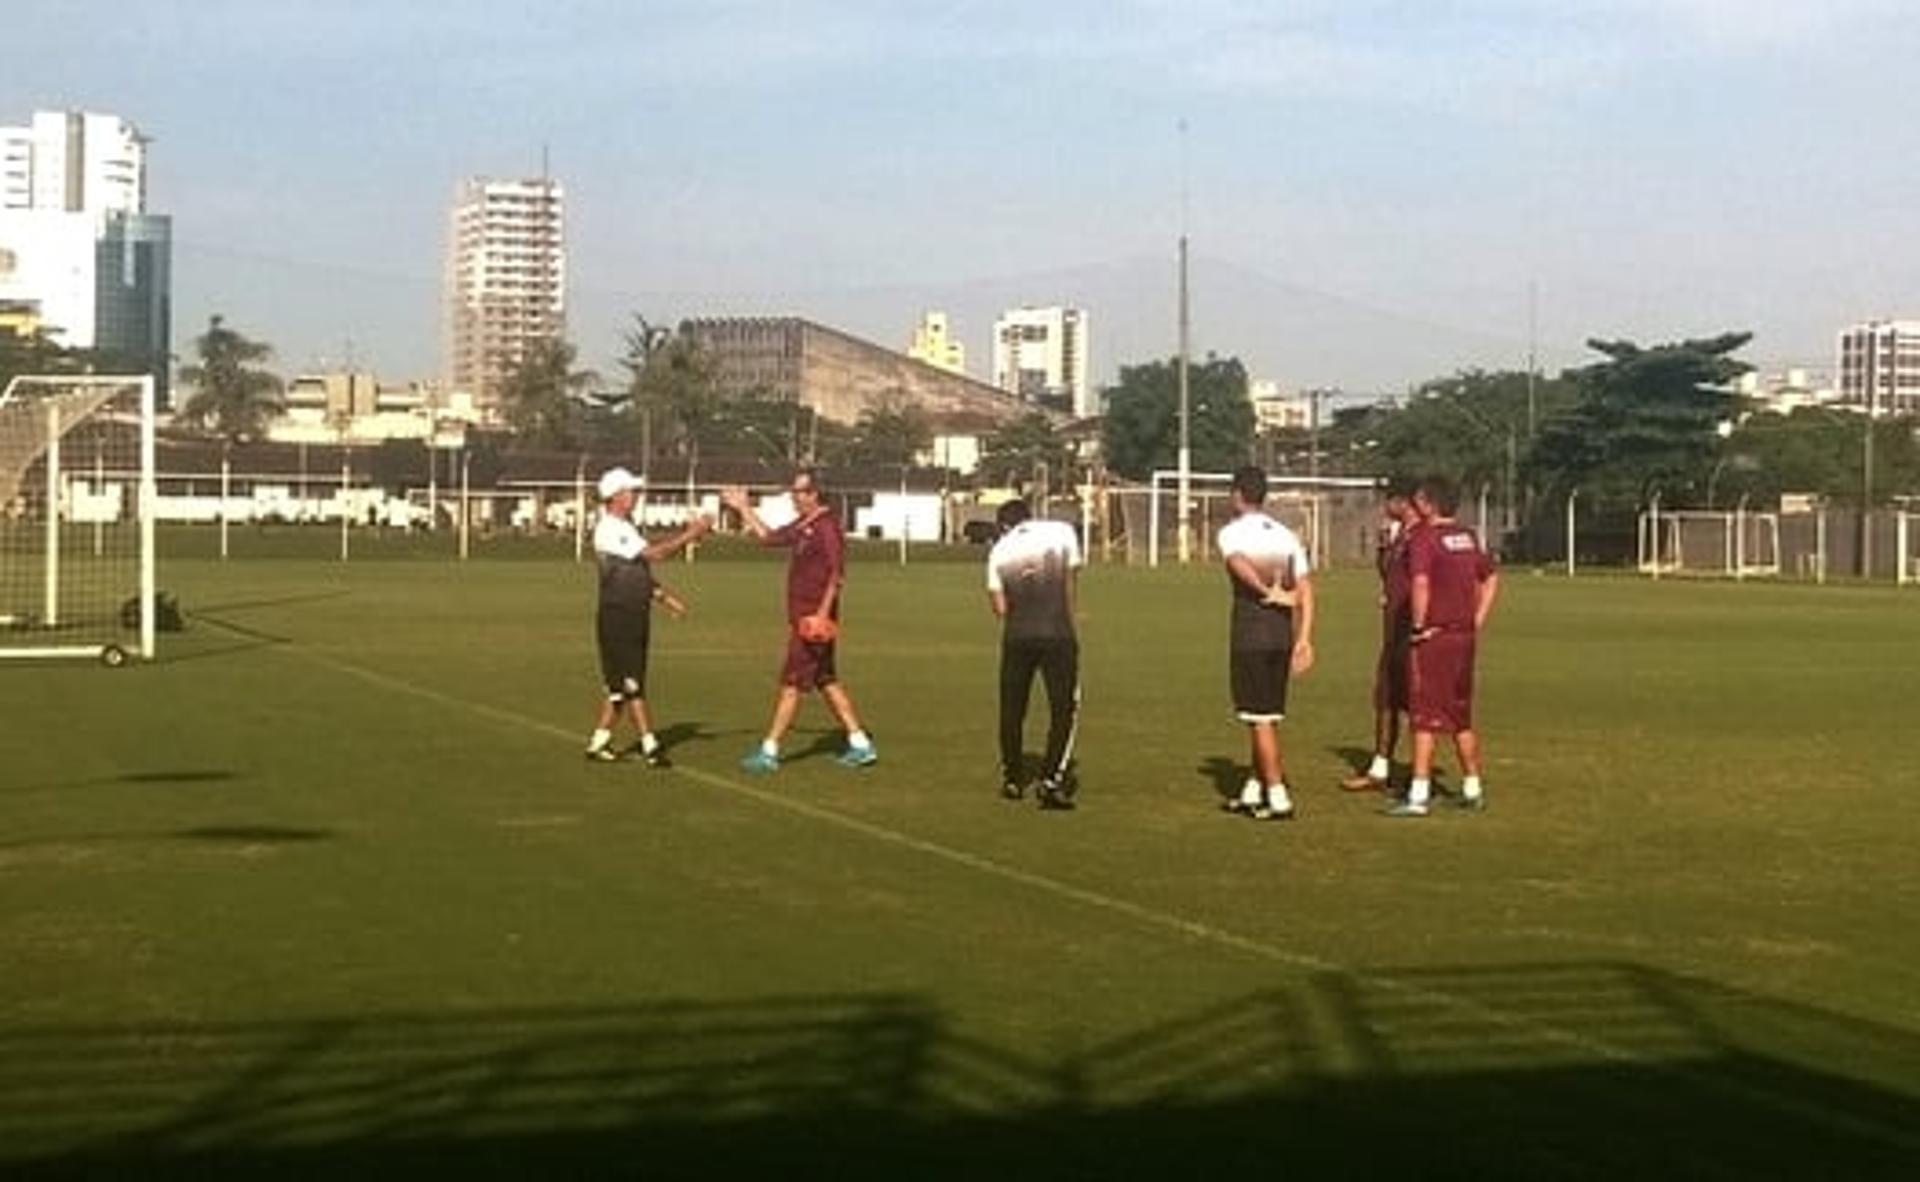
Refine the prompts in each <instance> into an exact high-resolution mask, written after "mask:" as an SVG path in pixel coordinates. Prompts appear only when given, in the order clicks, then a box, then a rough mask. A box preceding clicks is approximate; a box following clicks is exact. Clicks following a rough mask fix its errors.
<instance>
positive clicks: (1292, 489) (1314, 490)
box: [1147, 468, 1374, 569]
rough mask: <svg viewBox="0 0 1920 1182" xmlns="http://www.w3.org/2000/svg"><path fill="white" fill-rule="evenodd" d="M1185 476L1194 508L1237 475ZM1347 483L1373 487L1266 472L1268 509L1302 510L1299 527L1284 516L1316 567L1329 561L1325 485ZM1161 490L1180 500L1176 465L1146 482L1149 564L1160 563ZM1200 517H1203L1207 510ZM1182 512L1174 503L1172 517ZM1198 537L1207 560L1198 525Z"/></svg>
mask: <svg viewBox="0 0 1920 1182" xmlns="http://www.w3.org/2000/svg"><path fill="white" fill-rule="evenodd" d="M1187 481H1188V483H1189V485H1190V487H1191V488H1192V490H1193V491H1192V496H1193V499H1194V500H1195V502H1196V504H1195V505H1193V506H1192V507H1191V511H1194V512H1198V511H1199V510H1200V507H1201V506H1200V504H1199V503H1198V502H1203V501H1204V500H1205V499H1206V498H1208V497H1222V496H1225V495H1226V492H1227V489H1228V488H1229V486H1231V485H1232V484H1233V475H1232V473H1229V472H1189V473H1188V474H1187ZM1346 485H1357V486H1360V487H1366V488H1372V487H1374V482H1373V481H1370V480H1342V479H1339V478H1332V479H1328V478H1321V479H1318V480H1316V479H1314V478H1312V477H1307V478H1304V479H1300V478H1293V477H1286V476H1269V477H1268V478H1267V503H1266V509H1267V511H1268V512H1270V513H1271V512H1273V511H1275V510H1287V509H1292V510H1296V511H1298V512H1299V514H1300V515H1301V516H1302V517H1303V518H1304V520H1303V521H1302V522H1300V523H1299V525H1298V526H1297V527H1296V524H1295V523H1294V522H1293V521H1288V522H1286V525H1287V527H1288V528H1289V529H1293V530H1294V532H1296V533H1297V534H1299V535H1300V542H1301V544H1302V545H1304V546H1305V547H1306V548H1307V561H1308V562H1309V563H1311V564H1312V565H1313V567H1314V568H1315V569H1318V568H1319V567H1321V566H1323V565H1325V562H1324V560H1325V557H1326V532H1327V529H1326V526H1327V517H1326V500H1325V498H1324V497H1322V496H1321V491H1322V490H1323V489H1326V488H1330V487H1344V486H1346ZM1163 496H1164V497H1168V498H1171V499H1173V500H1174V501H1176V502H1177V501H1178V499H1179V496H1180V473H1179V471H1178V470H1177V469H1173V468H1156V469H1155V470H1154V472H1153V474H1152V476H1151V477H1150V478H1149V481H1148V484H1147V565H1148V566H1149V567H1157V566H1159V565H1160V500H1161V498H1162V497H1163ZM1201 517H1202V519H1203V521H1204V517H1205V515H1204V513H1202V514H1201ZM1179 518H1180V507H1179V505H1178V504H1177V503H1176V504H1175V505H1174V506H1173V519H1174V520H1175V521H1176V522H1177V521H1178V520H1179ZM1194 541H1195V545H1194V557H1195V558H1198V559H1200V560H1202V561H1204V560H1206V558H1207V557H1208V554H1209V548H1210V547H1211V545H1212V540H1211V539H1210V538H1209V537H1208V536H1207V531H1206V530H1205V529H1199V528H1197V529H1195V531H1194Z"/></svg>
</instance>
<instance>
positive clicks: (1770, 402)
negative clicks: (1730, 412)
mask: <svg viewBox="0 0 1920 1182" xmlns="http://www.w3.org/2000/svg"><path fill="white" fill-rule="evenodd" d="M1734 389H1735V390H1736V391H1737V392H1738V393H1739V394H1740V396H1741V397H1742V398H1745V399H1747V400H1748V402H1749V405H1750V406H1751V407H1752V409H1753V410H1755V411H1757V412H1759V413H1761V414H1776V415H1788V414H1792V413H1793V412H1794V411H1796V410H1801V409H1803V408H1807V407H1816V406H1830V405H1832V404H1833V402H1834V400H1835V399H1836V398H1837V397H1838V394H1837V392H1836V391H1835V390H1834V389H1833V387H1832V386H1830V385H1828V384H1826V383H1825V382H1823V381H1821V380H1819V379H1818V378H1816V377H1815V376H1814V375H1813V374H1811V373H1810V372H1808V371H1807V370H1804V369H1788V370H1780V371H1776V372H1772V373H1762V372H1760V371H1758V370H1755V371H1753V372H1751V373H1744V374H1741V375H1740V378H1739V380H1738V381H1737V382H1735V383H1734Z"/></svg>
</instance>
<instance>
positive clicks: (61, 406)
mask: <svg viewBox="0 0 1920 1182" xmlns="http://www.w3.org/2000/svg"><path fill="white" fill-rule="evenodd" d="M154 412H155V406H154V386H153V379H152V378H151V377H146V376H115V375H94V374H87V375H77V374H72V375H22V376H19V377H16V378H14V379H13V380H12V381H11V382H9V383H8V384H7V386H6V388H5V389H4V390H0V659H8V658H13V659H21V658H74V657H79V658H88V657H91V658H98V659H100V660H103V661H105V662H106V663H108V664H115V665H117V664H120V663H122V662H123V661H125V659H126V658H127V657H128V656H132V655H137V656H140V657H143V658H149V659H150V658H152V657H153V655H154V651H155V645H154V633H155V631H156V627H157V623H158V621H157V615H156V608H157V604H156V601H155V596H156V589H155V569H154V512H153V511H154V507H155V504H156V502H157V497H156V490H155V483H154Z"/></svg>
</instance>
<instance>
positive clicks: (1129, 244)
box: [0, 0, 1920, 390]
mask: <svg viewBox="0 0 1920 1182" xmlns="http://www.w3.org/2000/svg"><path fill="white" fill-rule="evenodd" d="M1095 11H1096V8H1095V7H1094V6H1091V5H1085V4H1067V5H1064V6H1056V8H1055V9H1052V10H1049V11H1048V12H1047V13H1044V14H1043V13H1028V12H1027V10H1025V9H1018V10H1016V9H1014V8H1013V7H1011V6H1009V5H1004V4H987V5H985V6H983V7H974V8H969V9H968V10H967V11H966V12H964V13H955V12H952V11H951V10H949V9H946V8H940V9H933V8H922V7H917V6H913V5H886V6H882V5H876V4H866V3H850V4H838V5H831V6H829V5H820V4H794V5H780V6H775V5H771V4H762V3H757V2H754V0H740V2H737V3H733V4H728V5H721V6H712V7H707V8H700V9H698V10H695V9H689V8H686V7H681V6H656V5H649V6H643V7H642V9H641V10H639V11H637V12H632V11H629V10H628V9H627V8H625V7H623V6H614V5H600V4H589V5H576V6H572V7H570V8H569V9H568V10H566V11H565V12H562V13H560V14H558V15H556V16H553V17H551V18H541V20H539V21H538V22H536V21H535V20H534V18H532V17H530V16H527V15H525V14H523V13H522V12H521V11H520V10H518V9H514V8H511V7H508V6H504V5H496V4H484V3H483V4H478V5H471V6H458V7H455V6H448V5H419V6H410V7H408V8H407V9H404V10H400V9H396V8H394V7H393V6H384V7H378V8H376V7H374V6H372V5H366V4H358V3H345V4H330V5H322V4H317V3H305V2H301V3H285V4H280V5H276V6H273V7H272V8H270V9H268V10H265V11H254V10H252V9H250V8H247V7H245V6H237V5H229V4H222V3H206V4H197V5H188V4H181V3H154V4H149V5H145V6H142V8H141V10H140V11H139V12H137V13H127V12H124V11H120V10H118V9H110V8H109V7H108V6H106V5H103V4H97V3H83V2H71V0H69V2H66V3H52V4H47V5H41V6H35V7H34V8H33V9H31V10H29V11H28V12H25V13H22V14H20V15H19V16H17V17H14V18H11V19H12V20H13V25H12V28H11V31H12V32H13V33H14V34H15V37H14V40H15V42H16V45H17V47H18V50H19V52H18V58H19V60H18V62H17V63H16V66H15V68H13V69H11V70H10V71H9V76H8V77H7V78H6V79H5V80H0V108H4V109H7V110H15V111H25V110H33V109H43V108H45V109H68V108H78V109H85V110H98V111H111V112H114V113H116V114H119V115H121V116H123V117H125V118H127V119H129V120H131V121H133V122H134V123H136V124H138V125H139V126H140V127H141V128H142V130H143V131H146V132H148V133H149V134H151V135H153V136H154V137H155V138H156V140H157V142H158V145H159V148H158V151H157V153H156V157H155V159H156V164H155V167H154V169H153V175H152V178H151V185H152V188H153V190H154V192H155V194H156V205H157V207H159V208H164V209H167V210H168V211H169V212H171V213H172V214H173V215H174V217H175V242H174V255H175V262H174V270H175V283H176V297H175V323H176V326H177V330H176V339H177V340H178V341H179V342H180V343H179V344H178V345H177V346H176V348H178V349H180V350H182V351H184V350H185V349H186V348H187V347H188V345H187V342H188V341H190V339H191V337H192V336H193V335H194V334H195V333H196V332H197V331H198V329H199V328H200V326H202V325H204V324H205V322H206V317H207V315H209V314H211V313H214V312H221V313H224V314H226V315H227V316H228V317H229V320H230V322H232V323H234V324H236V325H237V326H240V327H242V328H244V329H245V330H246V331H248V332H249V333H251V334H253V335H256V336H259V337H261V338H263V339H266V340H268V341H271V342H272V343H274V344H275V345H276V346H277V347H278V349H279V352H280V357H281V365H282V367H283V368H286V369H289V370H295V369H304V368H311V367H312V366H313V365H314V364H315V363H318V362H323V361H328V360H332V361H336V362H341V361H346V360H348V359H350V358H349V356H348V355H352V356H351V359H352V360H356V361H358V362H359V363H360V364H365V365H371V366H373V367H375V368H378V369H379V370H380V371H381V372H383V373H393V374H395V375H409V376H428V375H433V374H436V373H437V372H438V371H439V369H440V365H439V362H438V357H439V353H440V349H441V341H442V334H441V332H440V328H439V323H438V321H439V316H440V308H441V303H440V293H441V290H442V278H441V266H440V259H441V257H442V252H443V250H444V221H443V219H444V210H445V199H446V198H445V195H446V193H447V192H448V191H449V187H450V186H451V185H452V184H454V183H456V182H457V181H458V179H459V178H461V177H464V176H468V175H473V174H491V175H503V176H516V175H532V174H534V173H536V172H537V171H538V163H539V160H540V156H541V152H542V149H543V146H544V147H546V148H549V149H550V150H551V153H552V160H553V165H552V168H553V173H554V175H555V176H556V177H557V178H559V179H562V180H564V181H565V182H566V183H567V184H568V186H569V206H570V208H569V220H570V223H571V226H570V234H569V237H570V240H571V243H572V249H571V251H570V255H571V256H572V257H571V258H570V261H569V265H570V270H571V276H570V287H569V291H568V296H569V315H568V319H569V323H570V326H571V329H572V337H573V339H574V341H575V342H576V344H577V345H578V346H579V348H580V351H581V356H582V359H583V361H584V362H586V363H587V364H589V365H592V366H594V367H596V368H600V369H602V370H611V369H612V366H611V364H610V362H611V359H612V357H613V356H614V355H615V354H617V352H618V350H619V343H618V330H619V328H620V326H621V324H622V323H623V322H624V321H625V319H626V317H627V314H628V313H629V312H633V311H638V312H641V313H643V314H646V315H647V316H649V317H650V318H653V319H657V320H666V321H677V320H678V319H681V318H683V317H688V316H697V315H711V314H722V313H724V314H753V313H775V312H777V313H792V314H798V315H806V316H810V317H812V318H814V319H818V320H822V321H825V322H828V323H834V324H837V325H839V326H841V327H843V328H845V329H846V330H847V331H849V332H853V333H857V334H859V335H861V336H863V337H866V338H868V339H872V340H877V341H883V342H898V341H900V340H903V339H904V334H906V333H907V332H909V331H910V329H911V325H912V324H913V322H914V320H915V318H916V317H917V316H918V314H919V312H920V311H921V310H922V309H924V308H929V307H940V308H945V309H947V310H948V311H949V312H950V313H951V314H952V316H953V319H954V324H955V326H956V329H957V330H958V332H959V334H960V337H961V339H962V340H963V341H964V343H965V344H966V345H967V346H968V348H969V350H970V351H972V352H974V353H975V354H976V355H977V356H985V355H986V353H987V352H988V350H989V347H990V339H989V338H990V331H991V324H992V319H993V316H994V315H995V314H996V313H997V312H998V311H999V310H1000V309H1001V308H1004V307H1008V306H1015V305H1018V304H1021V303H1031V304H1054V303H1060V304H1073V305H1076V306H1080V307H1085V308H1087V309H1088V310H1089V311H1090V312H1091V313H1092V314H1093V315H1094V316H1095V317H1096V318H1098V319H1099V321H1100V323H1101V325H1102V329H1101V332H1100V333H1099V334H1098V335H1097V338H1096V350H1097V351H1096V354H1095V356H1094V358H1093V361H1094V367H1093V368H1094V381H1095V382H1096V383H1098V384H1104V383H1107V382H1110V381H1111V380H1112V378H1113V376H1114V370H1115V367H1116V366H1117V365H1118V364H1120V363H1123V362H1130V361H1141V360H1147V359H1150V358H1154V357H1164V356H1166V355H1167V354H1169V353H1170V352H1171V351H1172V350H1173V348H1174V330H1173V325H1174V317H1173V312H1172V303H1173V253H1174V252H1173V243H1174V241H1175V239H1176V237H1177V236H1178V234H1179V232H1180V229H1181V228H1182V224H1183V221H1184V224H1185V226H1186V227H1187V228H1188V229H1189V230H1190V232H1191V233H1192V236H1193V240H1194V244H1195V252H1196V267H1195V278H1196V283H1195V296H1194V299H1195V343H1196V348H1197V350H1198V351H1200V352H1205V351H1207V350H1216V351H1219V352H1222V353H1231V354H1236V355H1239V356H1241V357H1242V358H1243V359H1245V360H1246V362H1247V364H1248V367H1249V369H1250V370H1251V371H1252V372H1254V373H1256V374H1259V375H1262V376H1270V377H1274V378H1277V379H1279V380H1281V381H1283V382H1285V383H1287V384H1289V385H1340V386H1345V387H1348V388H1353V389H1381V390H1390V389H1394V388H1398V387H1401V386H1403V385H1404V383H1406V382H1408V381H1413V380H1418V379H1420V378H1423V377H1429V376H1436V375H1437V374H1441V373H1446V372H1450V371H1452V370H1454V369H1458V368H1463V367H1466V366H1475V365H1478V366H1486V367H1506V366H1517V365H1520V364H1522V363H1523V361H1524V357H1525V354H1526V351H1527V345H1528V319H1529V315H1528V312H1529V309H1528V302H1529V297H1528V293H1529V289H1530V288H1531V289H1533V290H1534V291H1537V293H1538V298H1537V322H1538V326H1539V353H1540V356H1541V359H1542V363H1543V365H1544V366H1545V367H1546V368H1549V369H1554V368H1558V367H1560V366H1563V365H1566V364H1571V363H1574V362H1577V361H1579V360H1581V359H1582V356H1583V355H1582V351H1581V348H1580V342H1581V341H1582V340H1583V339H1584V338H1586V337H1589V336H1605V337H1610V336H1633V337H1639V338H1642V339H1651V338H1656V337H1657V338H1670V337H1675V336H1682V335H1690V334H1703V333H1711V332H1715V331H1718V330H1721V329H1752V330H1753V331H1755V332H1756V333H1757V339H1756V342H1755V345H1754V347H1753V348H1751V349H1750V350H1749V351H1748V353H1747V354H1746V355H1747V356H1748V357H1749V358H1750V359H1751V360H1753V361H1755V362H1756V363H1760V364H1764V365H1768V366H1783V365H1787V364H1797V365H1803V366H1810V367H1813V368H1818V369H1822V370H1827V369H1831V368H1832V366H1833V364H1834V361H1833V357H1834V336H1835V333H1836V332H1837V331H1838V330H1839V329H1840V328H1841V327H1843V326H1845V325H1848V324H1852V323H1855V322H1857V321H1860V320H1865V319H1870V318H1879V317H1895V318H1899V317H1906V318H1911V317H1912V316H1913V315H1914V314H1915V312H1916V309H1917V308H1920V269H1917V267H1916V262H1915V259H1914V257H1913V256H1912V254H1911V253H1908V254H1906V255H1904V256H1903V255H1902V254H1901V253H1900V252H1899V251H1898V250H1897V248H1896V249H1892V250H1890V249H1888V246H1887V244H1888V243H1898V242H1901V241H1903V240H1906V239H1907V238H1909V237H1910V235H1908V234H1906V233H1905V232H1904V221H1905V219H1904V212H1905V209H1906V207H1907V206H1908V205H1909V204H1910V200H1909V195H1910V194H1911V192H1912V191H1913V190H1914V188H1915V185H1916V181H1920V161H1916V159H1915V154H1914V153H1911V152H1908V151H1904V150H1902V149H1903V148H1904V146H1905V145H1906V144H1907V143H1908V142H1909V141H1910V140H1911V136H1910V134H1908V133H1907V132H1906V131H1905V129H1904V127H1903V126H1901V125H1900V123H1899V120H1898V116H1897V112H1898V110H1900V109H1902V102H1901V96H1902V94H1903V93H1904V89H1903V86H1902V83H1901V78H1902V76H1903V74H1902V71H1901V66H1902V65H1903V63H1904V62H1905V61H1906V59H1908V58H1909V57H1911V56H1912V53H1913V51H1914V50H1915V49H1916V48H1920V14H1915V13H1913V12H1911V11H1910V10H1909V9H1908V8H1907V7H1905V6H1901V5H1898V4H1890V3H1883V2H1880V0H1849V2H1846V3H1839V4H1835V5H1828V6H1825V7H1822V8H1820V9H1818V10H1813V9H1811V8H1810V7H1809V6H1804V5H1798V4H1790V3H1784V2H1763V3H1753V4H1734V3H1730V2H1724V0H1673V2H1666V3H1656V2H1654V0H1579V2H1576V3H1571V4H1555V5H1546V4H1532V3H1524V2H1519V0H1507V2H1503V3H1502V2H1485V3H1469V4H1465V5H1459V6H1450V7H1449V9H1448V10H1447V11H1446V12H1445V13H1443V14H1435V13H1429V12H1427V11H1426V10H1425V9H1424V8H1421V7H1417V6H1411V5H1395V4H1387V5H1374V6H1363V7H1359V8H1354V7H1352V6H1344V5H1334V4H1323V3H1306V4H1302V5H1298V6H1291V7H1290V8H1289V10H1288V12H1287V14H1286V15H1284V16H1281V15H1276V14H1272V13H1269V12H1268V11H1266V6H1260V5H1254V4H1243V3H1234V2H1228V0H1207V2H1205V3H1199V4H1189V5H1172V4H1166V3H1159V2H1155V0H1136V2H1131V3H1123V4H1119V5H1114V6H1098V8H1097V11H1098V12H1100V13H1105V14H1108V15H1107V16H1106V17H1105V18H1104V19H1102V20H1099V21H1094V22H1089V20H1088V19H1087V18H1088V17H1089V15H1090V14H1092V13H1094V12H1095ZM1015 12H1020V13H1026V16H1025V17H1024V18H1023V20H1022V21H1018V22H1014V21H1008V20H1006V19H1002V18H1004V17H1006V16H1007V15H1009V14H1012V13H1015ZM996 14H999V15H998V16H996ZM423 47H431V49H432V51H433V52H431V53H422V52H421V50H422V48H423ZM204 55H219V56H220V57H221V59H222V67H223V68H222V69H221V70H220V71H217V72H213V73H217V75H218V76H219V77H221V78H222V79H223V80H226V86H225V87H224V88H214V87H211V86H208V85H207V84H206V83H204V82H203V81H201V79H202V78H204V77H208V76H213V75H212V74H210V73H209V72H207V71H205V70H204V69H203V68H202V67H203V65H204V62H203V56H204ZM403 65H404V67H405V68H402V66H403ZM389 67H391V68H390V69H389ZM368 77H379V78H380V83H379V84H378V85H373V86H369V85H367V84H366V82H365V79H366V78H368ZM74 78H86V79H88V83H87V85H86V87H85V88H84V90H81V89H76V87H75V86H74V85H73V83H72V81H71V80H72V79H74ZM237 97H244V99H245V101H235V99H236V98H237ZM1874 112H1881V113H1882V114H1884V115H1886V116H1887V118H1885V119H1884V120H1881V119H1874V118H1870V117H1869V116H1872V114H1873V113H1874ZM1182 120H1185V121H1186V123H1187V126H1188V128H1189V131H1188V132H1187V134H1186V137H1185V144H1184V151H1183V145H1182V143H1181V136H1180V135H1179V133H1178V131H1177V130H1176V129H1177V127H1178V125H1179V123H1180V121H1182ZM1008 131H1014V132H1018V133H1019V134H1018V135H1016V136H1015V137H1014V139H1013V140H1012V141H1010V142H1012V143H1013V144H1014V146H1015V150H1013V151H1011V152H1009V151H1007V149H1006V143H1007V142H1009V141H1007V140H1005V138H1004V133H1006V132H1008ZM1183 156H1184V158H1185V166H1184V169H1183V167H1182V163H1181V161H1182V157H1183ZM1183 173H1184V176H1185V184H1184V185H1183V184H1182V176H1183ZM1183 188H1184V190H1185V192H1186V193H1187V199H1186V201H1185V202H1184V208H1185V211H1186V212H1185V215H1184V218H1183V215H1182V208H1183V202H1182V199H1181V193H1182V189H1183Z"/></svg>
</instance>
